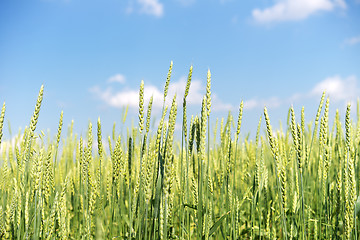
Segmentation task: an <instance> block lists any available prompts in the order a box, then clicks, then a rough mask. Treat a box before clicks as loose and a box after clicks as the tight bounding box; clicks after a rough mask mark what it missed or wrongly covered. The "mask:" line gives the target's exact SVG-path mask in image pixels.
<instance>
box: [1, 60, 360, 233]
mask: <svg viewBox="0 0 360 240" xmlns="http://www.w3.org/2000/svg"><path fill="white" fill-rule="evenodd" d="M171 71H172V65H171V66H170V69H169V72H168V77H167V79H166V82H165V88H164V107H163V110H162V114H161V116H158V118H160V123H159V124H158V125H157V126H155V127H156V129H153V131H152V132H153V133H154V134H150V133H149V132H150V131H149V128H150V121H151V119H152V116H151V108H152V99H151V100H150V102H148V103H144V83H143V82H141V84H140V90H139V118H138V126H136V127H134V128H132V129H128V131H127V133H125V134H122V135H120V134H118V133H116V132H115V126H114V131H113V134H112V135H111V136H103V135H102V132H101V121H100V118H99V120H98V122H97V123H94V126H93V125H92V123H89V125H88V133H87V135H86V136H79V135H78V134H77V133H75V132H73V130H72V126H70V127H69V130H68V131H67V133H66V131H64V130H63V121H62V119H63V117H62V116H63V113H61V114H60V120H59V125H58V132H57V135H56V136H55V137H54V138H53V139H52V138H50V137H49V136H45V135H44V134H43V133H42V132H38V131H37V130H36V125H37V121H38V118H39V117H41V114H40V108H41V103H42V98H43V92H44V87H43V86H42V87H41V89H40V92H39V95H38V99H37V101H36V106H35V110H34V113H33V116H32V118H31V120H30V124H29V126H28V127H26V128H25V130H24V131H23V132H20V133H19V134H18V135H17V137H16V138H15V141H8V140H7V139H2V131H3V128H4V117H5V116H6V111H5V103H4V105H3V107H2V111H1V116H0V143H1V140H2V143H1V148H0V150H1V152H0V238H1V239H357V238H358V235H359V229H360V228H359V226H358V225H359V224H358V223H357V221H358V212H359V210H360V198H359V199H358V192H359V190H358V186H359V178H358V177H357V176H359V156H360V153H359V143H360V120H359V117H360V114H359V110H358V113H357V118H356V120H354V118H352V117H351V116H350V105H348V106H347V109H346V115H345V116H339V113H338V112H337V113H336V117H335V119H333V120H332V119H331V121H329V115H328V113H329V98H327V96H326V93H324V94H323V96H322V98H321V99H319V100H320V103H319V107H318V111H317V114H316V116H313V119H312V121H311V122H309V123H305V120H304V114H305V113H304V109H302V111H301V113H295V112H294V110H293V108H290V109H289V112H288V121H287V124H286V125H285V128H284V130H278V131H273V130H272V127H271V124H270V117H269V115H271V112H268V111H267V109H266V108H265V109H264V115H263V117H262V118H260V119H259V125H258V129H257V132H256V138H255V139H254V140H250V139H248V138H240V131H241V121H242V115H243V114H246V112H244V113H243V104H242V103H241V104H240V106H239V112H238V113H237V114H238V115H237V116H236V117H235V118H233V116H232V115H229V116H227V118H222V119H219V120H218V121H217V122H216V123H215V122H212V123H211V124H210V123H209V119H210V112H211V74H210V71H209V72H208V75H207V85H206V95H205V96H204V98H203V101H202V109H201V112H199V113H198V115H194V116H187V115H186V97H187V95H188V93H189V89H190V88H191V77H192V68H190V71H189V75H188V81H187V86H186V90H185V94H184V98H183V105H182V109H181V108H180V109H178V108H179V106H177V104H176V101H175V98H174V99H173V101H172V104H171V105H169V106H165V99H166V98H167V91H168V86H169V82H170V77H171ZM45 100H46V99H45ZM358 108H359V106H358ZM295 114H297V115H298V116H299V118H298V119H301V120H300V122H296V119H297V118H296V117H295ZM124 117H126V116H124ZM179 119H181V120H182V134H181V137H180V138H179V137H175V136H176V135H175V134H174V131H175V123H176V120H179ZM340 119H345V121H343V122H341V121H340ZM329 122H333V124H331V125H330V124H329ZM118 124H123V123H118ZM263 127H266V129H267V134H262V131H261V129H263ZM93 129H94V130H95V129H97V135H95V136H93ZM219 136H220V137H219ZM104 141H106V144H105V142H104ZM59 143H61V144H60V146H61V147H59ZM94 146H97V148H96V150H95V148H94ZM105 146H106V148H105Z"/></svg>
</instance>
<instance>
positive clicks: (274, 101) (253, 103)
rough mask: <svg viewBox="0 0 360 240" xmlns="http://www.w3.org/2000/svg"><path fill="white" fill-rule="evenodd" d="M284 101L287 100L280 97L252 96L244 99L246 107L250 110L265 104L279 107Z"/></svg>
mask: <svg viewBox="0 0 360 240" xmlns="http://www.w3.org/2000/svg"><path fill="white" fill-rule="evenodd" d="M284 102H285V101H282V100H281V99H279V98H278V97H270V98H267V99H258V98H252V99H249V100H246V101H244V109H247V110H250V109H254V108H263V107H264V106H266V107H271V108H277V107H279V106H280V105H281V104H283V103H284Z"/></svg>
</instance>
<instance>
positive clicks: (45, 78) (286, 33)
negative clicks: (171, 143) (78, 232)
mask: <svg viewBox="0 0 360 240" xmlns="http://www.w3.org/2000/svg"><path fill="white" fill-rule="evenodd" d="M359 23H360V0H252V1H249V0H247V1H246V0H245V1H240V0H207V1H204V0H167V1H165V0H102V1H100V0H93V1H85V0H2V1H1V2H0V36H1V37H0V101H1V102H4V101H5V102H6V108H7V109H6V120H5V121H6V125H5V126H7V122H8V121H9V122H10V123H11V128H12V130H13V132H17V130H18V129H19V128H20V127H21V128H22V129H23V128H24V126H26V125H28V124H29V121H30V118H31V115H32V112H33V110H34V106H35V102H36V97H37V94H38V91H39V89H40V86H41V84H44V86H45V94H44V101H43V106H42V109H41V113H40V118H39V123H38V128H39V129H43V130H46V129H50V131H51V133H52V134H55V132H56V129H57V124H58V119H59V115H60V112H61V110H63V111H64V126H65V127H67V126H68V125H69V124H70V123H71V120H74V126H75V130H76V131H77V132H79V133H84V131H86V128H87V124H88V121H89V120H91V121H92V122H93V123H95V122H96V120H97V118H98V117H99V116H100V117H101V121H102V123H103V129H104V131H105V133H106V134H109V133H110V132H111V128H112V124H113V122H114V121H116V122H117V123H120V122H121V113H122V111H123V109H124V107H125V106H126V105H129V116H130V119H131V118H133V119H134V122H135V123H134V124H137V112H136V111H137V107H136V106H137V104H138V103H137V101H138V97H137V92H138V89H139V86H140V81H141V80H144V82H145V100H147V99H148V98H149V97H150V95H154V97H155V99H161V95H162V92H163V87H164V83H165V79H166V75H167V71H168V68H169V64H170V61H171V60H172V61H173V62H174V66H173V74H172V79H171V86H170V97H171V95H173V94H174V93H175V92H177V95H178V96H179V97H178V101H179V103H181V96H182V94H183V91H184V90H183V89H184V86H185V81H186V76H187V74H188V70H189V67H190V66H191V65H193V67H194V71H193V82H192V86H191V88H190V95H189V102H188V103H189V109H190V112H193V113H197V112H199V110H200V102H201V98H202V95H203V94H204V92H205V86H206V73H207V70H208V69H210V70H211V73H212V99H213V110H212V116H213V117H214V118H216V117H226V116H227V113H228V111H229V110H231V111H232V112H233V113H234V115H237V111H238V106H239V104H240V102H241V100H243V101H244V103H245V110H244V117H243V130H244V132H251V133H252V134H255V132H256V125H257V122H258V119H259V117H260V116H261V115H262V112H263V107H264V106H265V105H266V106H267V107H268V109H269V114H270V117H271V120H272V123H274V124H276V123H277V122H278V120H283V121H284V119H286V116H287V110H288V108H289V106H291V105H292V104H293V105H294V107H295V110H296V112H297V113H298V115H300V109H301V107H302V106H305V109H306V119H307V120H308V121H310V120H311V119H313V118H314V115H315V112H316V109H317V105H318V102H319V99H320V96H321V92H322V91H323V90H324V89H327V93H328V95H329V96H330V102H331V103H330V107H331V109H332V111H333V112H334V111H335V109H336V108H339V109H340V111H341V113H343V112H344V109H345V104H346V103H347V102H348V101H350V102H352V103H353V108H355V107H356V104H355V103H356V99H357V98H358V96H360V86H359V81H360V24H359ZM160 101H161V100H157V101H155V103H156V104H155V106H154V108H155V109H154V113H155V115H156V114H157V115H158V113H159V108H160V103H159V102H160ZM180 106H181V104H180V105H179V109H181V107H180ZM179 115H181V111H179ZM157 118H159V116H157ZM130 119H129V120H128V121H129V122H130ZM213 122H214V121H213ZM7 133H8V131H7V127H5V136H8V135H6V134H7Z"/></svg>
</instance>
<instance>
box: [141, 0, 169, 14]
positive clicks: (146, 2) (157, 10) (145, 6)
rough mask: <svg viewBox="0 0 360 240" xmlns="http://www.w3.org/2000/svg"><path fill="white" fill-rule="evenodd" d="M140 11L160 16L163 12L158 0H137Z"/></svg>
mask: <svg viewBox="0 0 360 240" xmlns="http://www.w3.org/2000/svg"><path fill="white" fill-rule="evenodd" d="M137 2H138V4H139V5H140V12H141V13H145V14H149V15H154V16H156V17H161V16H163V14H164V6H163V4H162V3H160V2H159V0H138V1H137Z"/></svg>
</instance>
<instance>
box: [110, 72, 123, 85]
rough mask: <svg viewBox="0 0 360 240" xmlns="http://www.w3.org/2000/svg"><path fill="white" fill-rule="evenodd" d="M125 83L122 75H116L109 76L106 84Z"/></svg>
mask: <svg viewBox="0 0 360 240" xmlns="http://www.w3.org/2000/svg"><path fill="white" fill-rule="evenodd" d="M125 81H126V78H125V76H124V75H122V74H116V75H114V76H111V77H110V78H109V79H108V82H109V83H113V82H118V83H125Z"/></svg>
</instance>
